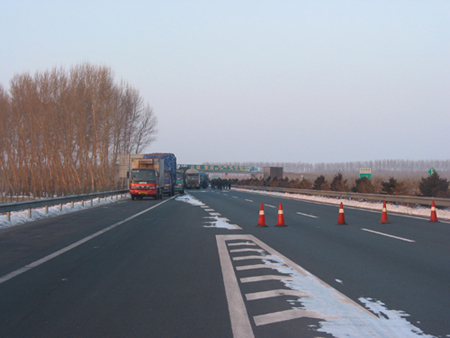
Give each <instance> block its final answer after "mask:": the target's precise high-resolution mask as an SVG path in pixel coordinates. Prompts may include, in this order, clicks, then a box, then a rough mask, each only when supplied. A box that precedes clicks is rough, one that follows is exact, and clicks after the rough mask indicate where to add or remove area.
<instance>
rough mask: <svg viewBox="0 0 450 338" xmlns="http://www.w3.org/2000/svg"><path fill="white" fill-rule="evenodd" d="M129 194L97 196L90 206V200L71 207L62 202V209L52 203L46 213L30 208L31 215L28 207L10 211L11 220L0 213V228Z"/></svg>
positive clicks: (123, 197) (107, 202)
mask: <svg viewBox="0 0 450 338" xmlns="http://www.w3.org/2000/svg"><path fill="white" fill-rule="evenodd" d="M129 198H130V196H129V195H127V194H124V195H122V198H121V199H119V200H117V199H116V196H109V197H107V198H101V199H100V201H99V199H98V198H96V199H93V200H92V206H91V202H90V201H85V202H84V206H83V205H82V203H81V201H80V202H75V203H74V205H73V208H72V205H71V204H70V203H67V204H63V207H62V210H60V206H59V204H58V205H54V206H51V207H50V206H49V207H48V213H45V208H36V209H31V217H28V209H26V210H21V211H12V212H11V221H9V222H8V220H7V215H0V229H5V228H9V227H12V226H15V225H18V224H23V223H26V222H32V221H35V220H38V219H42V218H48V217H53V216H58V215H62V214H67V213H71V212H75V211H79V210H84V209H88V208H93V207H97V206H99V205H105V204H111V203H116V202H117V201H123V200H124V199H129Z"/></svg>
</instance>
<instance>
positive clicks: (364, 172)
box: [359, 168, 372, 181]
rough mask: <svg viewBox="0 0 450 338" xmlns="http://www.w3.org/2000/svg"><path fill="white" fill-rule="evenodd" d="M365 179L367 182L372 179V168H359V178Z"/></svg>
mask: <svg viewBox="0 0 450 338" xmlns="http://www.w3.org/2000/svg"><path fill="white" fill-rule="evenodd" d="M363 177H367V178H368V179H369V181H370V180H371V179H372V168H359V178H363Z"/></svg>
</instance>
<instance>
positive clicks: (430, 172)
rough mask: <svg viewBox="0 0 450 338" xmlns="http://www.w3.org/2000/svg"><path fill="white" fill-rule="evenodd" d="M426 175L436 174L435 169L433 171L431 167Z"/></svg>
mask: <svg viewBox="0 0 450 338" xmlns="http://www.w3.org/2000/svg"><path fill="white" fill-rule="evenodd" d="M428 174H429V175H430V176H431V175H433V174H436V169H434V168H433V167H431V169H430V170H428Z"/></svg>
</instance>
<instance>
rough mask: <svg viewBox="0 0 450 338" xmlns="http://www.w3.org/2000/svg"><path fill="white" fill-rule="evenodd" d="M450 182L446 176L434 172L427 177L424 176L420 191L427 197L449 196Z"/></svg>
mask: <svg viewBox="0 0 450 338" xmlns="http://www.w3.org/2000/svg"><path fill="white" fill-rule="evenodd" d="M448 185H449V182H448V181H447V179H446V178H440V177H439V174H438V173H434V174H432V175H430V176H428V177H427V178H422V181H421V182H420V184H419V189H420V193H421V194H422V195H423V196H426V197H447V196H448V195H449V193H448Z"/></svg>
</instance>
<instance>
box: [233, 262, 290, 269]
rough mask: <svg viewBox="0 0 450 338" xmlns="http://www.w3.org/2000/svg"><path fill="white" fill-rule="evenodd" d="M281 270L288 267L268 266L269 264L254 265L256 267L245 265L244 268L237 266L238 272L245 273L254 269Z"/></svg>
mask: <svg viewBox="0 0 450 338" xmlns="http://www.w3.org/2000/svg"><path fill="white" fill-rule="evenodd" d="M281 268H287V266H286V265H267V264H254V265H244V266H237V267H236V270H237V271H244V270H254V269H281Z"/></svg>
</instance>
